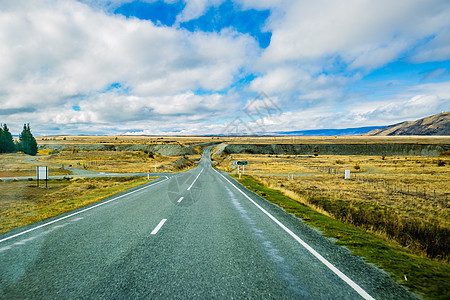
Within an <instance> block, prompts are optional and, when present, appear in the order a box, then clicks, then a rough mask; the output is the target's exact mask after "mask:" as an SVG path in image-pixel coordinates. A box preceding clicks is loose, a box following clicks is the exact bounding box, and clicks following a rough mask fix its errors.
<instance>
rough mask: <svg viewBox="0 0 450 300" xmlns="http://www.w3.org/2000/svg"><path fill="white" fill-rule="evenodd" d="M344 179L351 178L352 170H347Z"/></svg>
mask: <svg viewBox="0 0 450 300" xmlns="http://www.w3.org/2000/svg"><path fill="white" fill-rule="evenodd" d="M344 179H350V170H345V175H344Z"/></svg>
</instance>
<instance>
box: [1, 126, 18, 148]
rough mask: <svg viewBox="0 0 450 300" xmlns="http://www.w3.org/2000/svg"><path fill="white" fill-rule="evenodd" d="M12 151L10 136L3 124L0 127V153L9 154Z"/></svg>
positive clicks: (12, 144)
mask: <svg viewBox="0 0 450 300" xmlns="http://www.w3.org/2000/svg"><path fill="white" fill-rule="evenodd" d="M14 150H15V146H14V140H13V138H12V135H11V133H10V132H9V128H8V126H6V124H3V125H2V126H0V153H11V152H14Z"/></svg>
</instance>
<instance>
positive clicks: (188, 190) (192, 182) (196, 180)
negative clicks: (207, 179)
mask: <svg viewBox="0 0 450 300" xmlns="http://www.w3.org/2000/svg"><path fill="white" fill-rule="evenodd" d="M203 170H204V169H202V170H201V171H200V173H198V175H197V177H195V179H194V181H193V182H192V183H191V185H190V186H189V187H188V189H187V190H188V191H189V190H190V189H191V187H192V186H193V185H194V183H195V182H196V181H197V179H198V177H199V176H200V174H202V172H203Z"/></svg>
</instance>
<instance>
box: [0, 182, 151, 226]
mask: <svg viewBox="0 0 450 300" xmlns="http://www.w3.org/2000/svg"><path fill="white" fill-rule="evenodd" d="M146 182H148V180H147V179H146V178H145V179H143V178H96V179H93V178H90V179H81V178H80V179H73V180H70V181H67V180H58V181H55V180H51V181H49V183H48V188H47V189H45V188H38V187H36V185H35V184H31V183H29V182H25V181H21V182H20V181H19V182H4V183H2V184H0V194H1V195H2V197H0V233H3V232H6V231H9V230H11V229H14V228H18V227H21V226H25V225H27V224H31V223H34V222H37V221H39V220H42V219H45V218H49V217H51V216H55V215H58V214H60V213H63V212H66V211H70V210H73V209H76V208H78V207H82V206H85V205H88V204H91V203H94V202H97V201H99V200H101V199H104V198H106V197H109V196H112V195H114V194H116V193H119V192H121V191H124V190H127V189H130V188H132V187H134V186H138V185H141V184H143V183H146Z"/></svg>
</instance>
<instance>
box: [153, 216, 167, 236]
mask: <svg viewBox="0 0 450 300" xmlns="http://www.w3.org/2000/svg"><path fill="white" fill-rule="evenodd" d="M166 221H167V219H162V220H161V222H159V224H158V226H156V227H155V229H153V231H152V232H151V233H150V234H157V233H158V231H159V230H160V229H161V227H162V226H163V225H164V223H165V222H166Z"/></svg>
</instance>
